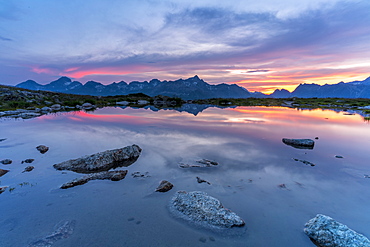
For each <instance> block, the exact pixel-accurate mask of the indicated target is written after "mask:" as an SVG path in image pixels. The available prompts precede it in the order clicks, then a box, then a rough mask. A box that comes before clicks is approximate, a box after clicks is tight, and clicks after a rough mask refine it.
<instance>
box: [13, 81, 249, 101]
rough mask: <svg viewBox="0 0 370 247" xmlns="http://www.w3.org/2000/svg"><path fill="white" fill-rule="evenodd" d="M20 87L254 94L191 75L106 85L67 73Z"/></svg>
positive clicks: (189, 95)
mask: <svg viewBox="0 0 370 247" xmlns="http://www.w3.org/2000/svg"><path fill="white" fill-rule="evenodd" d="M17 87H20V88H26V89H33V90H48V91H53V92H61V93H72V94H81V95H101V96H108V95H127V94H132V93H144V94H147V95H149V96H156V95H165V96H170V97H180V98H182V99H186V100H189V99H209V98H247V97H251V94H250V93H249V92H248V90H246V89H245V88H243V87H240V86H238V85H236V84H231V85H229V84H218V85H210V84H208V83H207V82H205V81H203V80H202V79H200V78H199V77H198V76H194V77H191V78H188V79H185V80H184V79H179V80H176V81H160V80H158V79H153V80H151V81H150V82H147V81H144V82H138V81H133V82H131V83H126V82H124V81H121V82H119V83H115V82H114V83H112V84H109V85H103V84H101V83H99V82H95V81H88V82H86V83H85V84H84V85H83V84H81V83H80V82H77V81H72V80H71V79H70V78H68V77H61V78H59V79H58V80H56V81H52V82H50V83H49V84H46V85H41V84H38V83H36V82H35V81H31V80H28V81H25V82H22V83H20V84H18V85H17Z"/></svg>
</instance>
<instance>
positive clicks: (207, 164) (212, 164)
mask: <svg viewBox="0 0 370 247" xmlns="http://www.w3.org/2000/svg"><path fill="white" fill-rule="evenodd" d="M197 163H199V164H203V165H205V166H206V167H211V166H217V165H218V163H217V162H216V161H212V160H207V159H201V160H198V161H197Z"/></svg>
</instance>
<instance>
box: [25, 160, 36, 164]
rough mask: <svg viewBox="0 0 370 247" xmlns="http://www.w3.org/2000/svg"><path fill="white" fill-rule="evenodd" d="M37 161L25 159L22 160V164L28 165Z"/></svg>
mask: <svg viewBox="0 0 370 247" xmlns="http://www.w3.org/2000/svg"><path fill="white" fill-rule="evenodd" d="M34 161H35V159H25V160H22V164H23V163H28V164H30V163H32V162H34Z"/></svg>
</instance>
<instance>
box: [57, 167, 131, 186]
mask: <svg viewBox="0 0 370 247" xmlns="http://www.w3.org/2000/svg"><path fill="white" fill-rule="evenodd" d="M126 175H127V170H124V171H109V172H98V173H93V174H88V175H85V176H83V177H81V178H76V179H74V180H72V181H70V182H67V183H65V184H63V185H62V186H60V188H61V189H68V188H71V187H75V186H77V185H81V184H86V183H87V182H89V181H90V180H105V179H110V180H112V181H119V180H122V179H124V178H125V177H126Z"/></svg>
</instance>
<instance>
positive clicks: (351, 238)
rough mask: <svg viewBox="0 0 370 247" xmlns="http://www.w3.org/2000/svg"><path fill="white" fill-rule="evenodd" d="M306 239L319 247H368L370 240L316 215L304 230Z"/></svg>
mask: <svg viewBox="0 0 370 247" xmlns="http://www.w3.org/2000/svg"><path fill="white" fill-rule="evenodd" d="M304 232H305V233H306V234H307V236H308V237H310V239H311V240H312V241H313V242H314V243H315V244H316V245H317V246H320V247H369V246H370V240H369V239H367V238H366V237H365V236H364V235H362V234H359V233H357V232H355V231H353V230H352V229H350V228H348V226H346V225H343V224H341V223H339V222H338V221H336V220H334V219H332V218H330V217H329V216H326V215H322V214H318V215H316V217H315V218H313V219H310V220H309V221H308V222H307V223H306V224H305V228H304Z"/></svg>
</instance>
